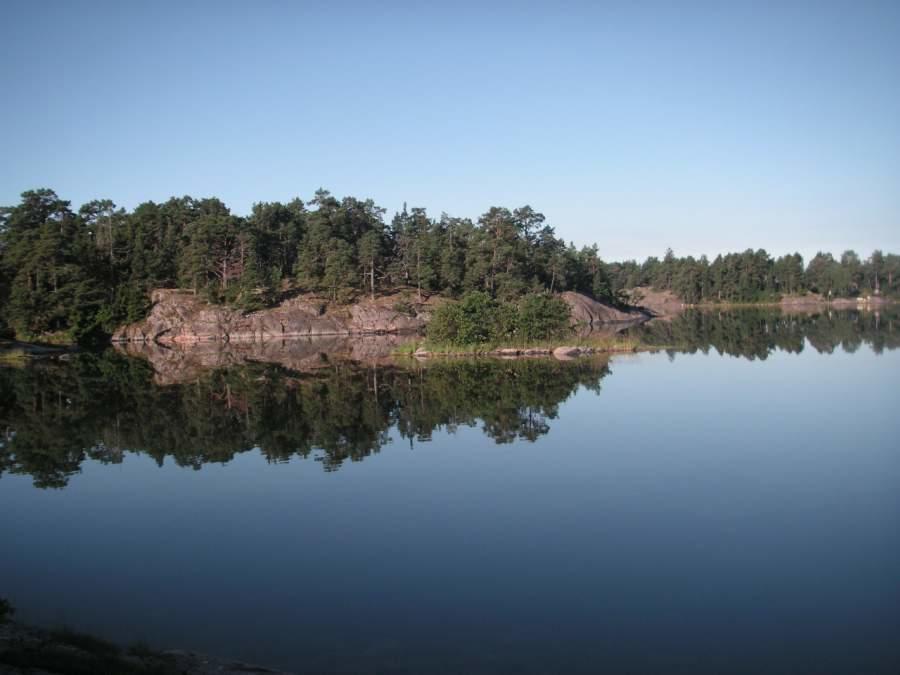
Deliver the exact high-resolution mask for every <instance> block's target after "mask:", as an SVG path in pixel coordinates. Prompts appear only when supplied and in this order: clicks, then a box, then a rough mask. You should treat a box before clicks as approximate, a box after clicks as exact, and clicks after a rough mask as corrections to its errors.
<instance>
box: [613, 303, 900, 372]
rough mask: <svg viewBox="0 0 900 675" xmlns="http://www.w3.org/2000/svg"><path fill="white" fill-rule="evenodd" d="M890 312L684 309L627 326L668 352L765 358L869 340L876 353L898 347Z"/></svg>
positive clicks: (845, 346)
mask: <svg viewBox="0 0 900 675" xmlns="http://www.w3.org/2000/svg"><path fill="white" fill-rule="evenodd" d="M896 325H897V318H896V316H895V315H894V314H889V313H884V312H882V313H878V312H857V311H842V312H838V311H831V310H826V311H822V312H814V313H808V314H800V313H782V312H779V311H777V310H772V309H741V310H735V311H727V312H726V311H699V310H694V311H687V312H683V313H682V314H680V315H678V316H676V317H674V318H673V319H671V320H670V321H651V322H650V323H647V324H644V325H642V326H638V327H636V328H633V329H631V330H630V333H631V334H632V335H633V336H634V337H636V338H637V339H638V340H639V341H640V342H641V343H642V344H644V345H647V346H658V347H662V348H665V349H667V350H669V351H671V353H673V354H674V353H678V352H689V353H693V352H697V351H701V352H704V353H706V352H708V351H709V350H710V349H714V350H716V351H717V352H718V353H720V354H728V355H729V356H741V357H744V358H748V359H751V360H752V359H765V358H766V357H767V356H768V355H769V354H771V353H772V352H773V351H775V350H781V351H787V352H791V353H799V352H801V351H803V348H804V345H805V344H806V342H808V343H809V344H810V345H811V346H812V347H813V348H814V349H815V350H816V351H818V352H822V353H831V352H833V351H834V350H835V349H836V348H837V347H841V348H842V349H843V350H844V351H847V352H853V351H856V349H858V348H859V347H860V345H862V344H868V345H870V346H871V347H872V349H873V350H874V351H875V352H876V353H880V352H881V351H883V350H884V349H896V348H897V347H900V331H898V330H896V327H895V326H896Z"/></svg>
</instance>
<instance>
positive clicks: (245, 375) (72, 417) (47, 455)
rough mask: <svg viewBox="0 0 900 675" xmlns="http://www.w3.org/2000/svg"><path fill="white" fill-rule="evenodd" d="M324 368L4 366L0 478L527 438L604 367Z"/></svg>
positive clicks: (681, 326)
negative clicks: (468, 430)
mask: <svg viewBox="0 0 900 675" xmlns="http://www.w3.org/2000/svg"><path fill="white" fill-rule="evenodd" d="M898 327H900V324H898V321H897V319H896V318H895V317H894V316H893V315H890V314H888V313H886V312H882V313H880V314H875V313H864V312H863V313H860V312H833V311H829V312H822V313H817V314H808V315H806V314H804V315H801V314H781V313H778V312H773V311H765V310H742V311H736V312H721V313H719V312H705V313H704V312H686V313H684V314H683V315H681V316H679V317H677V318H675V319H673V320H671V321H668V322H661V321H658V322H651V323H649V324H646V325H644V326H641V327H638V328H636V329H632V331H633V333H634V335H635V336H636V337H638V338H639V339H640V340H641V341H642V342H643V343H644V344H646V345H649V346H658V347H661V348H666V349H667V350H669V351H670V353H672V354H675V353H677V352H679V351H682V352H683V351H687V352H694V351H704V352H706V351H708V350H710V349H715V350H717V351H718V352H720V353H723V354H729V355H734V356H742V357H745V358H749V359H765V358H766V357H767V356H768V355H769V354H770V353H772V352H773V351H774V350H776V349H781V350H785V351H789V352H799V351H801V350H802V349H803V348H804V345H805V344H807V343H808V344H810V345H812V347H813V348H814V349H816V350H817V351H820V352H831V351H834V350H835V349H837V348H838V347H841V348H842V349H844V350H847V351H852V350H855V349H857V348H858V347H859V346H860V345H861V344H869V345H871V347H872V348H873V349H874V350H875V351H876V352H880V351H882V350H883V349H895V348H897V347H898V346H900V330H898ZM324 363H325V365H324V366H322V367H318V368H316V369H315V370H314V371H311V372H305V373H298V372H294V371H290V370H286V369H284V368H282V367H280V366H277V365H272V364H261V363H248V364H245V365H242V366H236V367H230V368H224V369H219V370H212V371H208V372H204V373H202V374H200V375H198V376H197V377H196V378H195V379H194V380H193V381H191V382H189V383H182V384H177V385H171V386H159V385H156V384H154V383H153V375H154V373H153V370H152V368H151V367H150V365H149V364H148V363H147V362H145V361H143V360H141V359H131V358H128V357H125V356H121V355H117V354H115V353H113V352H110V353H107V354H103V355H97V354H89V353H84V354H78V355H75V356H73V357H72V359H71V360H70V361H68V362H65V363H54V362H37V363H34V364H32V365H31V366H29V367H27V368H22V369H9V368H0V473H2V472H4V471H7V472H13V473H21V474H28V475H31V476H33V477H34V483H35V485H37V486H39V487H62V486H64V485H65V484H66V482H67V479H68V477H69V476H70V475H71V474H73V473H75V472H77V471H78V470H79V467H80V465H81V463H82V461H84V459H85V458H92V459H96V460H99V461H102V462H121V461H122V459H123V456H124V454H125V453H126V452H141V453H145V454H147V455H149V456H151V457H153V458H154V459H155V460H156V461H157V462H158V463H160V464H161V463H162V462H163V461H164V460H165V459H166V458H167V457H169V458H171V459H172V460H173V461H174V462H175V463H177V464H178V465H180V466H185V467H193V468H195V469H199V468H200V467H201V466H202V465H203V464H206V463H208V462H227V461H229V460H231V459H232V458H233V457H234V456H235V455H236V454H237V453H241V452H245V451H247V450H249V449H251V448H255V447H258V448H260V450H261V452H262V453H263V455H264V456H265V457H266V458H267V459H268V460H269V461H272V462H278V461H286V460H288V459H290V458H292V457H295V456H299V457H314V458H315V459H316V460H318V461H320V462H321V463H322V465H323V467H324V468H325V469H326V470H328V471H332V470H335V469H337V468H338V467H340V466H341V464H342V463H343V462H344V461H346V460H350V461H360V460H362V459H364V458H365V457H368V456H369V455H370V454H372V453H374V452H378V450H379V449H380V448H381V447H382V446H384V445H385V444H386V443H387V441H388V438H389V431H390V430H391V429H392V428H395V429H396V431H397V433H398V434H399V435H400V436H401V437H403V438H406V439H410V441H413V440H420V441H427V440H429V439H430V438H431V435H432V433H433V432H434V431H435V430H436V429H442V430H445V431H448V432H451V433H452V432H454V431H455V430H456V429H457V428H458V427H460V426H476V425H478V424H480V425H481V427H482V430H483V432H484V433H485V434H486V435H487V436H489V437H490V438H492V439H494V440H495V441H496V442H497V443H508V442H511V441H514V440H518V439H522V440H529V441H533V440H535V439H537V438H539V437H540V436H542V435H544V434H546V433H548V432H549V430H550V421H551V420H553V419H555V418H556V415H557V412H558V408H559V404H560V403H561V402H562V401H564V400H565V399H566V398H568V397H569V396H571V395H572V393H573V392H574V391H575V390H577V389H578V388H579V387H585V388H588V389H592V390H599V387H600V381H601V379H602V378H603V377H604V376H605V375H607V374H608V373H609V370H608V368H607V367H606V365H605V364H604V363H602V362H598V361H596V360H583V359H582V360H575V361H570V362H560V361H555V360H553V359H537V360H511V361H499V360H492V359H481V360H471V359H463V360H457V361H454V360H447V361H434V362H429V363H428V364H427V365H421V364H416V363H415V362H411V361H409V362H407V361H403V362H401V363H399V364H398V365H393V366H374V365H371V364H369V365H362V364H354V363H353V362H351V361H334V362H328V361H327V360H326V361H325V362H324Z"/></svg>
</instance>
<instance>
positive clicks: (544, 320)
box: [428, 291, 569, 345]
mask: <svg viewBox="0 0 900 675" xmlns="http://www.w3.org/2000/svg"><path fill="white" fill-rule="evenodd" d="M568 327H569V307H568V305H566V303H565V302H563V301H562V300H561V299H560V298H558V297H556V296H552V295H549V294H543V293H541V294H532V295H527V296H524V297H523V298H521V299H520V300H518V301H515V302H503V301H499V300H494V299H493V298H491V297H490V296H489V295H488V294H487V293H484V292H481V291H472V292H470V293H467V294H466V295H464V296H463V297H462V299H461V300H460V301H459V302H457V303H447V304H444V305H442V306H440V307H439V308H438V309H437V310H435V312H434V315H433V316H432V319H431V322H430V323H429V324H428V339H429V341H432V342H438V343H445V344H455V345H473V344H484V343H489V342H491V343H503V342H517V343H522V342H528V341H534V340H547V339H551V338H554V337H560V336H562V335H564V334H565V333H566V332H567V331H568Z"/></svg>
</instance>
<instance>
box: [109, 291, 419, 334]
mask: <svg viewBox="0 0 900 675" xmlns="http://www.w3.org/2000/svg"><path fill="white" fill-rule="evenodd" d="M152 300H153V307H152V309H151V310H150V314H149V315H148V316H147V317H146V318H145V319H143V320H141V321H138V322H136V323H132V324H129V325H127V326H123V327H121V328H119V329H118V330H117V331H116V332H115V333H114V334H113V336H112V339H113V342H158V343H161V344H165V343H195V342H208V341H218V340H227V341H229V342H241V341H265V340H283V339H288V338H308V337H316V336H325V335H366V334H377V333H403V332H416V331H419V330H421V329H422V328H424V326H425V324H426V322H427V321H428V319H429V318H430V315H431V311H432V308H433V306H434V304H435V301H426V302H421V303H411V305H410V307H409V309H410V311H409V312H407V311H399V310H398V309H395V307H394V305H395V304H397V301H398V300H399V298H392V297H382V298H376V299H375V300H369V299H366V300H361V301H359V302H357V303H355V304H352V305H346V306H332V305H331V304H329V303H328V302H326V301H324V300H322V299H321V298H317V297H315V296H311V295H302V296H297V297H295V298H291V299H289V300H285V301H284V302H282V303H281V304H280V305H278V306H276V307H272V308H269V309H264V310H260V311H258V312H249V313H244V312H242V311H240V310H237V309H232V308H230V307H226V306H224V305H213V304H210V303H208V302H206V301H204V300H203V299H201V298H198V297H196V296H195V295H194V294H193V293H191V292H190V291H181V290H173V289H159V290H156V291H154V292H153V296H152ZM404 309H406V308H404Z"/></svg>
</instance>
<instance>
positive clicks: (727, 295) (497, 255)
mask: <svg viewBox="0 0 900 675" xmlns="http://www.w3.org/2000/svg"><path fill="white" fill-rule="evenodd" d="M384 216H385V211H384V209H382V208H380V207H378V206H377V205H376V204H375V203H374V202H373V201H372V200H371V199H367V200H360V199H356V198H354V197H344V198H343V199H338V198H336V197H334V196H333V195H331V193H329V192H328V191H327V190H321V189H320V190H318V191H317V192H316V193H315V195H314V197H313V198H312V199H311V200H309V202H308V204H307V203H304V202H303V201H301V200H300V199H294V200H292V201H291V202H289V203H286V204H285V203H280V202H261V203H257V204H254V206H253V209H252V212H251V214H250V215H249V216H247V217H241V216H236V215H234V214H232V213H231V211H230V210H229V209H228V207H227V206H226V205H225V204H223V203H222V202H221V201H220V200H218V199H215V198H206V199H197V198H194V197H190V196H184V197H177V198H176V197H173V198H171V199H169V200H168V201H166V202H164V203H155V202H145V203H143V204H140V205H139V206H137V207H136V208H135V209H134V210H133V211H131V212H127V211H125V210H124V209H120V208H117V207H116V205H115V204H114V203H113V202H112V201H110V200H108V199H103V200H94V201H91V202H88V203H87V204H84V205H83V206H82V207H81V208H80V209H78V211H77V212H75V211H73V210H72V208H71V205H70V203H69V202H67V201H64V200H62V199H60V198H59V197H58V196H57V195H56V194H55V193H54V192H53V191H52V190H47V189H40V190H31V191H28V192H24V193H22V197H21V200H20V202H19V204H17V205H15V206H11V207H6V208H0V334H11V333H12V334H15V335H17V336H18V337H20V338H26V339H33V340H45V339H47V336H48V335H56V336H63V337H64V338H65V339H67V340H75V341H79V342H83V343H84V342H93V341H96V340H98V339H101V338H102V337H103V336H105V335H108V334H109V333H111V332H112V331H113V330H114V329H115V328H116V327H118V326H119V325H121V324H122V323H125V322H130V321H135V320H137V319H140V318H141V317H143V316H144V315H145V314H146V312H147V310H148V309H149V306H150V292H151V291H152V290H153V289H154V288H171V287H179V288H183V289H191V290H193V291H194V292H196V293H197V294H199V295H201V296H203V297H205V298H207V299H209V300H211V301H213V302H218V303H228V304H231V305H233V306H235V307H238V308H241V309H244V310H247V311H250V310H256V309H260V308H263V307H266V306H269V305H271V304H273V303H275V302H277V301H278V300H279V299H280V298H282V297H283V293H285V292H296V291H313V292H320V293H322V294H323V295H327V296H328V297H330V298H331V299H332V300H337V301H349V300H351V299H352V298H354V297H356V296H358V295H359V294H363V293H365V294H368V295H370V296H374V295H376V294H377V293H379V292H395V291H397V290H398V289H406V290H408V291H410V292H415V293H416V296H417V300H419V301H421V300H422V299H423V298H424V296H425V295H427V294H431V293H435V292H439V293H442V294H444V295H446V296H449V297H454V298H456V297H460V296H463V295H466V294H469V293H472V292H476V291H478V292H482V293H485V294H486V295H487V296H488V297H489V298H490V299H492V300H496V301H498V302H500V303H512V304H515V303H517V302H518V301H519V299H520V298H522V297H526V296H528V295H529V294H533V293H541V292H545V291H546V292H550V293H556V292H559V291H564V290H572V291H577V292H580V293H584V294H586V295H589V296H591V297H593V298H595V299H597V300H600V301H603V302H607V303H610V304H613V305H618V304H622V302H623V297H624V295H623V291H624V290H625V289H629V288H633V287H635V286H638V285H650V286H653V287H655V288H657V289H667V290H672V291H674V292H675V293H676V294H678V295H679V296H681V297H682V298H683V299H684V300H685V301H686V302H688V303H698V302H759V301H768V300H775V299H778V298H779V297H781V296H783V295H786V294H798V293H806V292H815V293H821V294H822V295H824V296H826V297H837V296H850V297H852V296H857V295H868V294H880V295H890V296H900V256H897V255H893V254H884V253H882V252H881V251H875V252H873V253H872V255H871V257H870V258H868V259H865V260H864V259H862V258H861V257H860V256H859V255H857V254H856V253H855V252H853V251H845V252H844V253H843V254H842V255H841V257H840V259H835V258H833V257H832V256H831V255H830V254H824V253H820V254H818V255H817V256H815V257H814V258H813V259H812V260H811V261H810V262H809V265H808V266H807V267H805V268H804V265H803V259H802V258H801V257H800V256H799V254H793V255H787V256H783V257H781V258H778V259H773V258H772V257H770V256H769V255H768V254H767V253H766V252H765V251H763V250H758V251H753V250H747V251H744V252H743V253H730V254H727V255H724V256H717V257H716V258H715V260H713V261H712V262H710V261H709V260H707V259H706V258H705V257H700V258H697V259H695V258H693V257H690V256H688V257H686V258H677V257H676V256H675V255H674V254H673V253H672V252H671V251H668V252H667V254H666V256H665V257H664V258H663V259H662V260H659V259H657V258H652V257H651V258H648V259H647V260H646V261H645V262H644V263H641V264H638V263H637V262H635V261H626V262H622V263H605V262H604V261H603V260H602V259H601V257H600V254H599V251H598V248H597V246H584V247H582V248H580V249H577V248H576V247H575V246H574V245H572V244H568V245H567V244H566V243H565V242H564V241H563V240H562V239H561V238H558V237H557V236H556V233H555V231H554V229H553V228H552V227H551V226H549V225H548V224H547V223H546V222H545V218H544V216H543V215H542V214H540V213H538V212H536V211H535V210H534V209H532V208H531V207H530V206H522V207H520V208H517V209H512V210H511V209H508V208H503V207H496V206H495V207H491V208H490V209H488V210H487V212H485V213H484V214H483V215H482V216H481V217H480V218H479V219H478V220H477V222H473V221H471V220H469V219H466V218H453V217H451V216H448V215H447V214H442V215H441V217H440V218H439V219H434V218H431V217H429V215H428V214H427V212H426V211H425V209H423V208H411V209H407V208H406V207H405V206H404V208H403V210H402V211H401V212H399V213H397V214H396V215H395V216H394V217H393V219H392V220H391V222H390V223H389V224H388V223H386V222H385V219H384ZM503 311H507V310H503ZM507 313H508V311H507ZM448 318H449V317H448ZM503 330H505V332H506V333H511V332H512V333H515V332H516V331H518V330H519V329H518V328H510V327H507V328H506V329H503Z"/></svg>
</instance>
